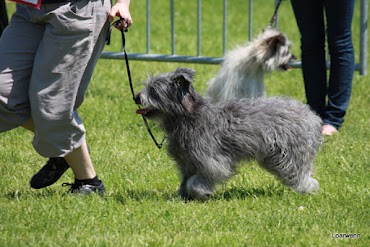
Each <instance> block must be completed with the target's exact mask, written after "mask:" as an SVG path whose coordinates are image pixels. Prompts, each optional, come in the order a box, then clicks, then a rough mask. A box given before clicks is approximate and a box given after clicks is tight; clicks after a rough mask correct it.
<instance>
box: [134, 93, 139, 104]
mask: <svg viewBox="0 0 370 247" xmlns="http://www.w3.org/2000/svg"><path fill="white" fill-rule="evenodd" d="M134 101H135V103H136V104H137V105H141V100H140V95H139V94H136V95H135V96H134Z"/></svg>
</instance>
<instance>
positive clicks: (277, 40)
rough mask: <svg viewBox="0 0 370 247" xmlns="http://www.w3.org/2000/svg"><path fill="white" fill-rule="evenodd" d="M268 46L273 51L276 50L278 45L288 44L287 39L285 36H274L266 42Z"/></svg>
mask: <svg viewBox="0 0 370 247" xmlns="http://www.w3.org/2000/svg"><path fill="white" fill-rule="evenodd" d="M265 42H266V45H267V46H268V47H270V48H271V49H273V50H276V48H277V45H284V44H285V42H286V38H285V36H284V35H283V34H281V33H280V34H278V35H275V36H272V37H270V38H268V39H266V40H265Z"/></svg>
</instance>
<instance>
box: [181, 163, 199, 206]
mask: <svg viewBox="0 0 370 247" xmlns="http://www.w3.org/2000/svg"><path fill="white" fill-rule="evenodd" d="M178 167H179V170H180V173H181V183H180V188H179V194H180V196H181V198H183V199H189V193H188V191H187V189H186V183H187V182H188V180H189V178H191V177H192V176H193V175H195V174H196V172H197V171H196V169H195V168H194V166H193V165H191V164H185V163H182V162H181V163H180V162H178Z"/></svg>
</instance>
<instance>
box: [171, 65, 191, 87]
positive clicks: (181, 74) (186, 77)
mask: <svg viewBox="0 0 370 247" xmlns="http://www.w3.org/2000/svg"><path fill="white" fill-rule="evenodd" d="M194 75H195V70H193V69H190V68H177V69H176V70H175V72H174V73H173V76H172V79H173V80H174V81H175V82H176V83H178V84H180V86H182V87H183V88H189V86H190V84H191V83H192V82H193V80H194Z"/></svg>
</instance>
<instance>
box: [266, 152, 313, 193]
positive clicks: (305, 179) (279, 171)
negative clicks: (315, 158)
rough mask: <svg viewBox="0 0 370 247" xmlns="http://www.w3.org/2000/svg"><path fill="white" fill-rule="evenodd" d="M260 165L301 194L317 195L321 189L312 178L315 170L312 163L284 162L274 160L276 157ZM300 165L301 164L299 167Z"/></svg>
mask: <svg viewBox="0 0 370 247" xmlns="http://www.w3.org/2000/svg"><path fill="white" fill-rule="evenodd" d="M275 158H276V157H275ZM259 163H260V164H261V166H262V167H263V168H265V169H266V170H268V171H269V172H270V173H272V174H274V175H275V176H276V177H277V178H278V179H279V180H280V181H281V182H282V183H283V184H285V185H287V186H289V187H291V188H293V189H294V190H295V191H297V192H299V193H301V194H305V193H315V192H317V191H318V190H319V188H320V186H319V182H318V181H317V180H316V179H314V178H312V177H311V175H312V168H313V166H312V164H311V163H308V162H306V163H305V162H304V161H303V160H299V159H294V160H285V161H284V162H282V161H281V160H277V159H274V157H270V158H269V159H265V160H264V161H263V162H259ZM298 163H300V164H299V165H298Z"/></svg>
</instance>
